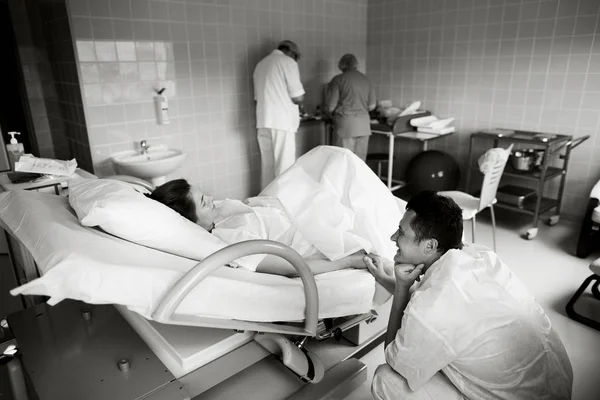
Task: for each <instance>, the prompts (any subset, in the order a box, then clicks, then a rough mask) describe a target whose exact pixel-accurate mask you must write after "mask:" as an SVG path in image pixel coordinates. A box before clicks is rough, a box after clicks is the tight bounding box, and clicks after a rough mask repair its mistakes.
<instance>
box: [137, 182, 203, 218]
mask: <svg viewBox="0 0 600 400" xmlns="http://www.w3.org/2000/svg"><path fill="white" fill-rule="evenodd" d="M190 189H191V186H190V184H189V183H187V181H186V180H185V179H175V180H173V181H169V182H167V183H165V184H162V185H160V186H158V187H157V188H156V189H154V190H153V191H152V193H151V194H149V195H146V196H147V197H149V198H151V199H152V200H156V201H158V202H159V203H162V204H164V205H166V206H168V207H170V208H172V209H173V210H175V211H177V212H178V213H179V214H181V215H182V216H183V217H185V218H187V219H189V220H190V221H192V222H194V223H196V221H198V216H197V215H196V203H194V198H193V197H192V194H191V193H190Z"/></svg>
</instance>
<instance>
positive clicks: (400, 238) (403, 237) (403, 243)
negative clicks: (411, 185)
mask: <svg viewBox="0 0 600 400" xmlns="http://www.w3.org/2000/svg"><path fill="white" fill-rule="evenodd" d="M415 216H416V214H415V212H414V211H412V210H408V211H406V212H405V213H404V216H403V217H402V219H401V220H400V224H399V226H398V230H397V231H396V232H395V233H394V234H393V235H392V236H391V237H390V239H391V240H392V242H394V243H396V247H397V248H398V250H397V252H396V255H395V256H394V263H395V264H413V265H418V264H421V263H425V262H427V259H428V257H427V253H426V251H425V247H426V241H425V240H423V241H421V242H417V241H415V231H414V230H413V228H412V227H411V226H410V223H411V222H412V220H413V219H414V218H415Z"/></svg>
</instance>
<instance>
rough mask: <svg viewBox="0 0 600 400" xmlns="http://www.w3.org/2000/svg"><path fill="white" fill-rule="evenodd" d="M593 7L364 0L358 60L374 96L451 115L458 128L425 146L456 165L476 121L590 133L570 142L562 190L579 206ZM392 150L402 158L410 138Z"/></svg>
mask: <svg viewBox="0 0 600 400" xmlns="http://www.w3.org/2000/svg"><path fill="white" fill-rule="evenodd" d="M599 8H600V1H598V0H503V1H497V0H418V1H417V0H371V1H370V2H369V8H368V70H369V73H370V76H371V78H372V79H373V81H374V82H375V84H376V85H377V88H378V91H379V92H380V94H381V96H382V98H388V99H392V100H394V102H395V103H396V104H399V105H402V104H404V103H407V102H409V101H412V100H421V101H423V107H424V108H426V109H429V110H431V111H432V112H433V113H434V114H436V115H438V116H440V117H456V126H457V129H458V131H459V133H458V134H456V135H452V136H449V137H448V138H446V139H443V140H441V141H439V142H436V143H435V144H434V146H433V147H434V148H438V149H440V150H445V151H447V152H449V153H450V154H452V155H453V156H455V157H457V158H458V159H459V160H460V161H461V162H462V163H463V165H464V161H465V159H466V155H467V152H468V143H469V135H470V133H472V132H474V131H476V130H479V129H482V128H490V127H506V128H518V129H525V130H534V131H545V132H558V133H565V134H569V135H574V136H583V135H590V136H591V139H590V140H588V141H587V142H586V143H585V144H583V145H581V146H580V147H578V148H577V149H576V150H575V152H574V158H573V159H572V161H571V164H570V171H569V174H568V181H567V189H566V196H565V208H564V211H565V212H566V213H571V214H580V213H581V211H582V210H583V209H584V206H585V203H586V202H587V198H588V195H589V190H590V189H591V186H592V185H593V184H594V183H596V182H597V181H598V179H600V157H598V152H599V151H600V133H599V132H598V130H599V128H600V32H599V29H598V15H599ZM488 145H490V144H488ZM402 151H403V150H402V149H401V150H400V152H399V154H404V155H405V156H406V157H405V158H406V159H408V158H409V157H410V156H411V155H412V154H414V152H416V151H417V146H412V147H411V148H409V149H405V150H404V151H405V153H402ZM401 158H402V157H401ZM463 172H464V168H463ZM464 175H466V174H465V173H463V176H464ZM553 189H556V188H553Z"/></svg>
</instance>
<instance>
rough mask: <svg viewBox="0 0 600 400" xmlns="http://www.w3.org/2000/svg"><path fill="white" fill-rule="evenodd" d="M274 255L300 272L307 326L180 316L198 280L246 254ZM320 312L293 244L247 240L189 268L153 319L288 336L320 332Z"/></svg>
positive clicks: (306, 270)
mask: <svg viewBox="0 0 600 400" xmlns="http://www.w3.org/2000/svg"><path fill="white" fill-rule="evenodd" d="M251 254H272V255H276V256H279V257H281V258H283V259H285V260H286V261H288V262H289V263H290V264H292V266H293V267H294V268H295V269H296V271H298V274H299V276H300V279H301V280H302V284H303V287H304V297H305V299H306V310H305V320H304V327H294V326H286V325H279V324H273V323H258V322H248V321H239V320H225V319H221V318H211V317H197V316H189V315H185V316H184V315H177V314H176V313H175V311H176V310H177V307H178V306H179V305H180V304H181V302H182V301H183V300H184V299H185V297H186V296H187V295H188V294H189V293H190V292H191V291H192V289H193V288H194V287H196V285H198V283H200V282H201V281H202V280H203V279H204V278H206V277H207V276H209V275H210V274H212V273H213V272H214V271H215V270H217V269H218V268H222V267H223V266H224V265H226V264H228V263H230V262H232V261H234V260H236V259H238V258H240V257H244V256H247V255H251ZM318 311H319V294H318V292H317V284H316V282H315V279H314V277H313V274H312V272H311V270H310V268H309V267H308V265H307V264H306V262H305V261H304V259H303V258H302V257H301V256H300V254H298V253H297V252H296V251H294V250H293V249H291V248H290V247H288V246H286V245H284V244H281V243H278V242H275V241H271V240H248V241H245V242H240V243H236V244H233V245H230V246H227V247H226V248H224V249H221V250H219V251H217V252H215V253H213V254H211V255H210V256H208V257H207V258H205V259H204V260H203V261H201V262H199V263H198V264H196V265H195V266H194V268H192V269H191V270H190V271H188V272H187V273H186V274H185V275H184V276H183V277H182V278H181V279H180V280H179V281H178V282H177V283H175V285H173V287H172V288H171V289H170V290H169V291H168V292H167V293H166V294H165V296H164V297H163V298H162V300H161V301H160V302H159V304H158V305H157V307H156V308H155V310H154V312H153V313H152V319H153V320H155V321H157V322H160V323H165V324H173V325H188V326H189V325H192V326H203V327H209V328H225V329H236V330H249V331H256V332H272V333H282V334H286V335H302V336H315V335H316V332H317V323H318Z"/></svg>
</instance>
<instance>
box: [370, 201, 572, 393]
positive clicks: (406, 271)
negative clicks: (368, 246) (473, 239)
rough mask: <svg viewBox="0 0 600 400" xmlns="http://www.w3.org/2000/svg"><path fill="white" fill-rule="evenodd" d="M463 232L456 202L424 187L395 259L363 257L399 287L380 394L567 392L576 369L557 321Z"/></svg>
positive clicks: (390, 286)
mask: <svg viewBox="0 0 600 400" xmlns="http://www.w3.org/2000/svg"><path fill="white" fill-rule="evenodd" d="M462 230H463V226H462V212H461V209H460V208H459V207H458V206H457V205H456V203H454V201H453V200H451V199H449V198H447V197H443V196H440V195H438V194H436V193H434V192H422V193H419V194H417V195H415V196H414V197H412V198H411V199H410V201H409V202H408V205H407V207H406V213H405V214H404V216H403V217H402V220H401V221H400V224H399V227H398V230H397V231H396V233H394V235H393V236H392V237H391V240H392V241H394V242H395V243H396V246H397V248H398V250H397V253H396V256H395V257H394V261H393V262H392V261H388V260H384V259H381V258H379V257H377V256H369V257H365V263H366V264H367V267H368V268H369V270H370V271H371V273H372V274H373V275H374V276H375V278H376V280H377V281H378V282H379V283H380V284H381V285H382V286H384V287H385V288H386V289H387V290H388V291H389V292H390V293H392V294H393V303H392V312H391V314H390V320H389V323H388V330H387V334H386V338H385V359H386V362H387V363H386V364H384V365H381V366H379V368H378V369H377V371H376V372H375V376H374V378H373V383H372V386H371V392H372V394H373V396H374V397H375V398H376V399H444V400H452V399H463V398H468V399H515V400H516V399H519V400H522V399H536V400H537V399H569V398H570V397H571V389H572V383H573V371H572V368H571V363H570V361H569V358H568V356H567V353H566V351H565V348H564V346H563V344H562V342H561V341H560V338H559V337H558V335H557V334H556V333H555V332H554V330H553V328H552V325H551V323H550V320H549V319H548V317H547V316H546V314H545V313H544V311H543V310H542V308H541V307H540V305H538V304H537V302H536V301H535V299H534V298H533V297H532V296H531V295H530V294H529V293H528V292H527V290H526V289H525V287H524V286H523V284H522V283H521V282H520V281H519V280H518V279H517V277H516V276H515V275H514V274H513V273H512V272H511V271H510V269H509V268H508V267H507V266H506V265H505V264H504V263H503V262H502V261H501V260H500V259H499V258H498V256H497V255H496V254H495V253H493V252H492V251H490V250H489V249H487V248H485V247H482V246H476V245H470V246H463V244H462V242H461V238H462ZM415 281H417V282H416V283H415ZM409 289H410V290H409Z"/></svg>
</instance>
